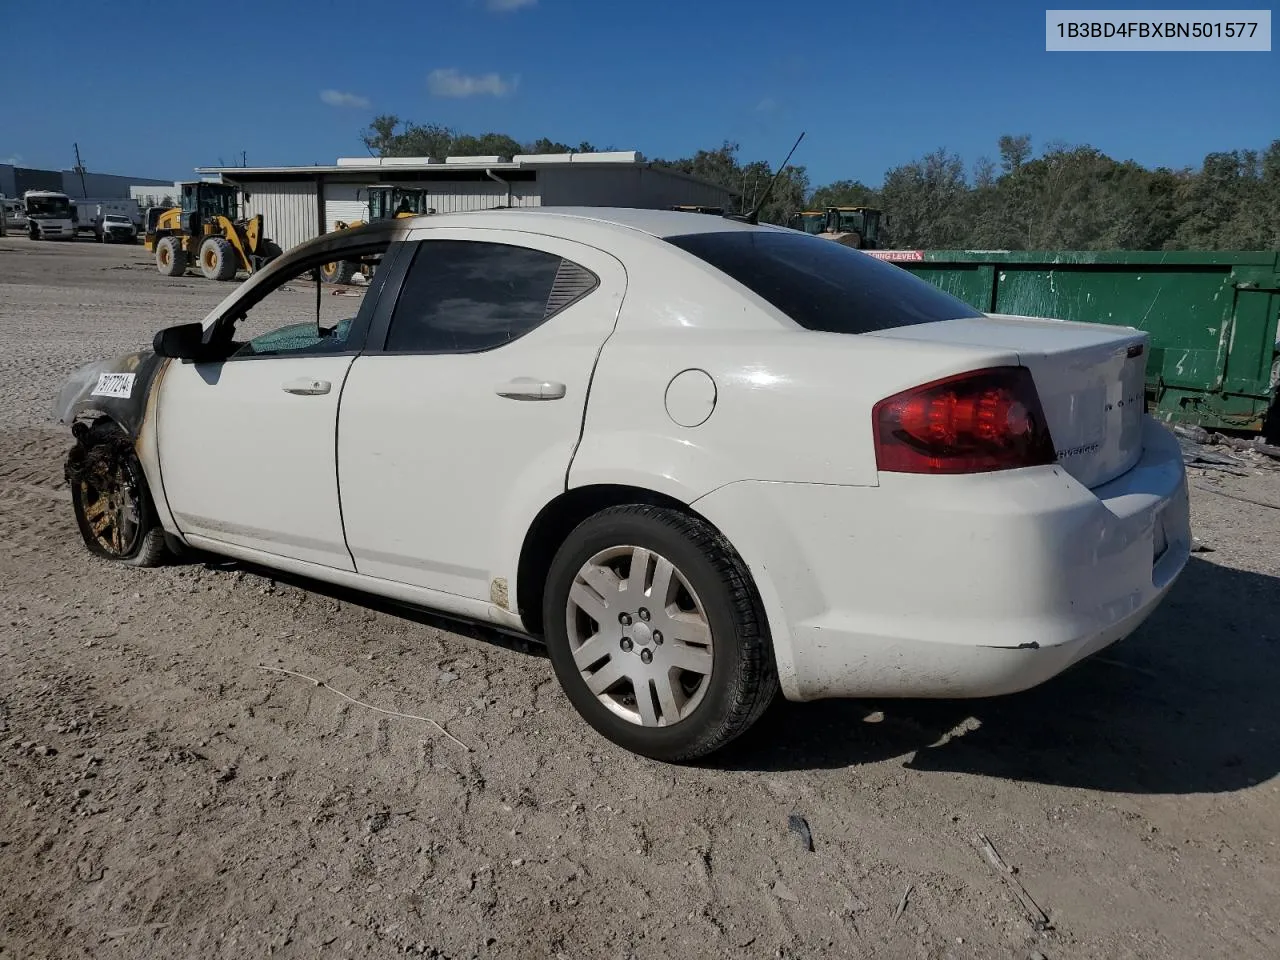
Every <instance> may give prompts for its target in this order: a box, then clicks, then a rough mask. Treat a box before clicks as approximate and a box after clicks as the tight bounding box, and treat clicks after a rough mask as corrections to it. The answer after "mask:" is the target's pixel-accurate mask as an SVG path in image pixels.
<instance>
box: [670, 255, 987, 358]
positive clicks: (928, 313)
mask: <svg viewBox="0 0 1280 960" xmlns="http://www.w3.org/2000/svg"><path fill="white" fill-rule="evenodd" d="M667 240H668V242H670V243H672V244H674V245H675V246H677V247H679V248H680V249H681V250H685V251H687V252H688V253H691V254H693V255H694V256H695V257H698V258H699V259H701V260H705V261H706V262H707V263H709V264H710V265H711V266H713V267H715V268H716V269H717V270H720V271H721V272H723V273H726V274H728V275H729V276H730V277H732V278H733V279H734V280H737V281H738V282H739V283H741V284H742V285H743V286H744V287H747V288H748V289H749V290H751V291H752V292H753V293H755V294H757V295H758V296H760V297H762V298H763V299H765V300H767V301H768V302H769V303H771V304H773V305H774V306H775V307H777V308H778V309H779V310H781V311H782V312H783V313H785V314H786V315H787V316H788V317H790V318H791V319H792V320H794V321H795V322H796V323H798V324H800V326H802V327H805V328H806V329H809V330H820V331H823V332H825V333H870V332H871V331H873V330H891V329H893V328H894V327H909V326H912V325H913V324H917V323H934V322H935V321H938V320H954V319H956V318H957V317H980V316H982V314H981V313H980V312H979V311H977V310H975V309H973V307H971V306H969V305H968V304H967V303H965V302H964V301H963V300H959V299H957V298H955V297H953V296H951V294H949V293H943V292H942V291H941V290H939V289H938V288H937V287H935V286H933V284H931V283H928V282H926V281H924V280H921V279H920V278H918V277H916V276H914V275H912V274H910V273H908V272H907V271H906V270H904V269H903V268H902V267H897V266H894V265H893V264H892V263H886V262H884V261H882V260H877V259H876V258H875V257H869V256H867V255H866V254H864V253H858V252H857V251H856V250H854V249H852V248H851V247H846V246H844V245H843V244H840V243H836V242H835V241H834V240H825V239H822V238H820V237H811V236H809V235H808V234H806V233H800V232H799V231H791V230H786V231H783V230H776V231H775V230H734V231H731V232H730V231H726V232H724V233H690V234H685V235H682V236H676V237H668V238H667Z"/></svg>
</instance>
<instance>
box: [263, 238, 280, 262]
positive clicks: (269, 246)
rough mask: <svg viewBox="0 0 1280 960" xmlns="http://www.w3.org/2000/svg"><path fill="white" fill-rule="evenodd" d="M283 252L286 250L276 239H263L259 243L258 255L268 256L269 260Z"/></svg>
mask: <svg viewBox="0 0 1280 960" xmlns="http://www.w3.org/2000/svg"><path fill="white" fill-rule="evenodd" d="M282 253H284V250H282V249H281V248H280V244H278V243H276V242H275V241H274V240H263V241H262V242H261V243H259V244H258V255H259V256H262V257H266V258H267V259H268V260H274V259H275V258H276V257H278V256H280V255H281V254H282Z"/></svg>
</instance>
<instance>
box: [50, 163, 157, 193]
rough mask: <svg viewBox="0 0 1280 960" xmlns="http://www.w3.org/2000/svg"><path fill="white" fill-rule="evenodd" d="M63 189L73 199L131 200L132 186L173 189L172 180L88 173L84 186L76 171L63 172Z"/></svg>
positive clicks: (85, 176)
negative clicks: (108, 198)
mask: <svg viewBox="0 0 1280 960" xmlns="http://www.w3.org/2000/svg"><path fill="white" fill-rule="evenodd" d="M61 177H62V186H61V187H60V188H59V187H55V188H54V189H55V190H56V189H61V190H62V192H63V193H65V194H66V195H67V196H68V197H70V198H71V199H73V200H74V199H75V198H76V197H117V198H119V199H121V200H127V199H129V188H130V187H132V186H139V187H145V186H157V187H170V188H172V187H173V181H172V180H152V179H151V178H150V177H122V176H119V175H117V174H114V173H86V174H85V175H84V185H83V186H81V184H80V174H78V173H76V172H75V171H74V170H63V171H62V173H61ZM86 191H88V192H86Z"/></svg>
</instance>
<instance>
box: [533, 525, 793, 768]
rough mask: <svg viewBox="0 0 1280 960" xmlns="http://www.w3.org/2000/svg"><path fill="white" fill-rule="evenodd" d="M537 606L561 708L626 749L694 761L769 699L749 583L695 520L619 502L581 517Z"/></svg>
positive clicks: (722, 544) (724, 547) (766, 649)
mask: <svg viewBox="0 0 1280 960" xmlns="http://www.w3.org/2000/svg"><path fill="white" fill-rule="evenodd" d="M543 611H544V612H543V619H544V632H545V636H546V641H547V647H548V650H549V652H550V654H551V662H552V664H553V666H554V667H555V671H556V676H557V677H558V678H559V680H560V684H561V686H562V687H563V688H564V691H565V694H566V695H567V696H568V698H569V700H570V702H572V703H573V705H574V707H575V708H576V709H577V711H578V713H580V714H581V715H582V717H583V719H585V720H586V721H587V722H588V723H589V724H591V726H592V727H594V728H595V729H596V730H597V731H598V732H599V733H601V734H602V735H603V736H605V737H606V738H608V739H609V740H612V741H613V742H614V743H616V744H618V745H620V746H622V747H625V748H626V749H628V750H631V751H633V752H635V753H639V754H642V755H644V756H648V757H653V758H654V759H658V760H667V761H682V760H691V759H694V758H697V757H702V756H706V755H707V754H709V753H713V752H714V751H716V750H718V749H720V748H721V747H723V746H724V745H725V744H727V743H729V741H731V740H733V739H734V738H735V737H737V736H738V735H740V734H741V733H743V732H744V731H745V730H746V729H747V728H748V727H750V726H751V725H752V724H753V723H754V722H755V721H756V720H757V719H758V718H759V717H760V714H762V713H763V712H764V710H765V708H766V707H767V706H768V705H769V703H770V702H771V701H772V700H773V698H774V695H775V694H776V693H777V690H778V680H777V673H776V669H775V666H774V660H773V649H772V644H771V642H770V639H769V631H768V627H767V625H766V622H765V619H764V616H763V614H762V612H761V610H760V604H759V599H758V598H757V596H756V592H755V589H754V587H753V585H752V583H751V580H750V576H749V574H748V573H747V570H746V568H745V566H744V565H743V563H742V561H741V559H740V558H739V557H738V556H737V553H736V552H735V551H734V550H733V547H732V546H731V545H730V544H729V543H728V541H726V540H725V539H724V538H723V537H722V536H721V535H720V534H719V533H718V532H717V531H716V530H715V529H714V528H712V527H711V526H710V525H708V524H707V523H705V522H704V521H702V520H700V519H698V518H696V517H692V516H689V515H687V514H684V513H680V512H678V511H676V510H670V509H666V508H663V507H654V506H643V505H629V506H621V507H611V508H609V509H607V510H603V511H601V512H600V513H597V514H596V515H595V516H593V517H590V518H588V519H587V520H585V521H583V522H582V523H581V524H579V525H578V527H576V528H575V529H574V530H573V532H572V533H570V534H569V536H568V537H567V538H566V540H565V542H564V544H563V545H562V546H561V548H560V550H559V551H558V552H557V554H556V556H555V559H554V560H553V561H552V564H551V570H550V572H549V575H548V578H547V584H546V589H545V592H544V597H543Z"/></svg>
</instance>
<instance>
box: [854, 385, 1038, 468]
mask: <svg viewBox="0 0 1280 960" xmlns="http://www.w3.org/2000/svg"><path fill="white" fill-rule="evenodd" d="M871 422H872V429H873V430H874V431H875V441H876V466H877V467H878V468H879V469H880V470H886V471H890V472H893V473H985V472H987V471H990V470H1011V469H1013V468H1015V467H1036V466H1042V465H1044V464H1048V463H1054V462H1055V461H1056V459H1057V457H1056V456H1055V454H1054V450H1053V440H1052V439H1051V438H1050V436H1049V427H1048V424H1046V423H1045V418H1044V411H1043V410H1042V409H1041V407H1040V395H1039V394H1038V393H1037V392H1036V385H1035V382H1034V381H1033V380H1032V379H1031V371H1030V370H1028V369H1027V368H1026V367H992V368H990V369H987V370H975V371H973V372H972V373H962V374H960V375H958V376H954V377H947V378H946V379H945V380H935V381H934V382H932V383H926V384H924V385H922V386H919V387H914V388H913V389H911V390H904V391H903V392H902V393H899V394H895V395H894V396H892V397H887V398H886V399H884V400H881V401H880V402H879V403H877V404H876V405H875V407H874V408H873V409H872V411H871Z"/></svg>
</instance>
